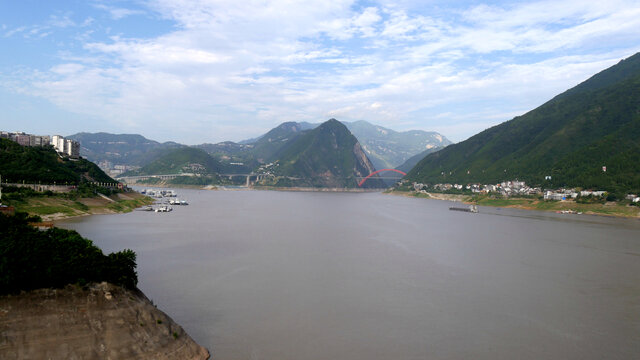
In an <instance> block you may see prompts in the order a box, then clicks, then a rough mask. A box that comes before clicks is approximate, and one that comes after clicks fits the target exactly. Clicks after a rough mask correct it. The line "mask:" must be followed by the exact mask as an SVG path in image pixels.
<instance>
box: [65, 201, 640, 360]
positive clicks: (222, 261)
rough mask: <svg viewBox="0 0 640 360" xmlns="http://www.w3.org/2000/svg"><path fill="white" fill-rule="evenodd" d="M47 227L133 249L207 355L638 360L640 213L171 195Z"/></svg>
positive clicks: (160, 299) (149, 286)
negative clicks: (167, 206) (142, 208)
mask: <svg viewBox="0 0 640 360" xmlns="http://www.w3.org/2000/svg"><path fill="white" fill-rule="evenodd" d="M177 192H178V193H179V195H180V196H179V197H180V198H181V199H184V200H187V201H188V202H189V203H190V205H189V206H184V207H174V211H173V212H171V213H166V214H160V213H151V212H139V211H138V212H133V213H129V214H120V215H99V216H91V217H85V218H80V219H74V220H68V221H65V222H62V223H59V226H63V227H66V228H72V229H76V230H77V231H79V232H80V233H81V234H82V235H83V236H86V237H88V238H90V239H92V240H93V241H94V242H95V243H96V244H97V245H98V246H100V247H101V248H102V249H103V250H104V251H105V252H111V251H116V250H120V249H123V248H131V249H133V250H135V251H136V252H137V254H138V273H139V278H140V283H139V287H140V288H141V289H142V290H143V291H144V292H145V294H147V296H148V297H149V298H151V299H152V300H153V301H154V302H155V303H156V304H157V305H158V307H159V308H160V309H162V310H163V311H165V312H166V313H168V314H169V315H170V316H171V317H172V318H173V319H174V320H176V322H178V323H179V324H180V325H182V326H183V327H184V328H185V330H186V331H187V332H188V333H189V334H190V335H191V336H192V337H193V338H194V339H195V340H196V341H197V342H198V343H200V344H201V345H204V346H206V347H207V348H209V349H210V350H211V353H212V357H213V358H214V359H217V360H227V359H229V360H230V359H292V360H293V359H295V360H305V359H345V360H351V359H367V360H376V359H380V360H382V359H385V360H387V359H605V358H606V359H632V358H640V221H638V220H629V219H615V218H605V217H598V216H586V215H560V214H551V213H542V212H535V211H525V210H515V209H497V208H487V207H480V213H479V214H470V213H464V212H456V211H449V210H448V208H449V207H450V206H452V203H450V202H446V201H436V200H424V199H413V198H405V197H397V196H389V195H383V194H378V193H361V194H350V193H292V192H276V191H199V190H177Z"/></svg>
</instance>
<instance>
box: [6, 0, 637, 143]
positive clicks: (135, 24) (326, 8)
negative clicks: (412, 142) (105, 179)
mask: <svg viewBox="0 0 640 360" xmlns="http://www.w3.org/2000/svg"><path fill="white" fill-rule="evenodd" d="M638 34H640V3H639V2H638V1H637V0H634V1H628V0H620V1H618V0H611V1H606V2H604V1H584V0H580V1H574V0H567V1H503V2H482V1H411V0H406V1H348V0H336V1H326V0H324V1H294V0H288V1H265V0H260V1H259V0H247V1H237V0H233V1H230V0H229V1H228V0H139V1H100V0H84V1H81V0H78V1H31V0H22V1H12V0H0V109H1V112H0V129H2V130H9V131H17V130H22V131H27V132H32V133H38V134H63V135H70V134H73V133H76V132H81V131H88V132H97V131H107V132H112V133H140V134H143V135H145V136H147V137H149V138H151V139H155V140H159V141H168V140H173V141H178V142H181V143H186V144H197V143H203V142H218V141H224V140H234V141H238V140H242V139H245V138H250V137H254V136H257V135H260V134H262V133H264V132H265V131H267V130H269V129H271V128H273V127H274V126H276V125H278V124H279V123H282V122H284V121H309V122H320V121H324V120H327V119H329V118H332V117H334V118H337V119H339V120H347V121H353V120H367V121H369V122H372V123H375V124H379V125H382V126H386V127H389V128H392V129H395V130H409V129H423V130H434V131H438V132H440V133H442V134H443V135H445V136H447V137H449V138H450V139H451V140H453V141H461V140H464V139H466V138H467V137H469V136H471V135H473V134H475V133H477V132H479V131H482V130H484V129H486V128H488V127H490V126H493V125H496V124H498V123H501V122H503V121H506V120H509V119H511V118H513V117H514V116H517V115H521V114H523V113H525V112H527V111H529V110H531V109H533V108H535V107H537V106H539V105H541V104H542V103H544V102H545V101H547V100H549V99H550V98H551V97H553V96H554V95H556V94H558V93H560V92H562V91H564V90H566V89H568V88H571V87H573V86H575V85H577V84H578V83H580V82H582V81H584V80H586V79H587V78H588V77H590V76H591V75H593V74H595V73H597V72H598V71H601V70H603V69H605V68H607V67H609V66H611V65H613V64H615V63H617V62H618V61H619V60H620V59H623V58H626V57H629V56H631V55H633V54H634V53H636V52H638V51H640V36H638Z"/></svg>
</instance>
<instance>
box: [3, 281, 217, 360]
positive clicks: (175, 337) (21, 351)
mask: <svg viewBox="0 0 640 360" xmlns="http://www.w3.org/2000/svg"><path fill="white" fill-rule="evenodd" d="M0 358H1V359H7V360H8V359H194V360H195V359H208V358H209V352H208V351H207V349H205V348H204V347H202V346H200V345H198V344H197V343H196V342H195V341H193V339H191V337H189V335H188V334H187V333H186V332H185V331H184V330H183V329H182V327H180V326H179V325H178V324H176V323H175V322H174V321H173V320H172V319H171V318H169V317H168V316H167V315H166V314H165V313H163V312H162V311H160V310H158V309H157V308H156V307H155V306H154V305H153V304H152V303H151V302H150V301H149V299H147V297H146V296H145V295H144V294H143V293H142V292H140V291H130V290H126V289H124V288H121V287H118V286H114V285H111V284H107V283H101V284H94V285H91V286H89V287H88V288H85V289H82V288H80V287H77V286H71V285H70V286H67V287H66V288H65V289H40V290H34V291H30V292H24V293H22V294H20V295H5V296H2V297H0Z"/></svg>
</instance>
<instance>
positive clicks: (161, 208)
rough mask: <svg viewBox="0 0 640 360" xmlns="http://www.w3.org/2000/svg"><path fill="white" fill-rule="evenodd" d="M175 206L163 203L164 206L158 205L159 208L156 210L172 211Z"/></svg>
mask: <svg viewBox="0 0 640 360" xmlns="http://www.w3.org/2000/svg"><path fill="white" fill-rule="evenodd" d="M172 210H173V208H172V207H171V206H167V205H162V206H158V207H157V208H155V210H154V211H155V212H170V211H172Z"/></svg>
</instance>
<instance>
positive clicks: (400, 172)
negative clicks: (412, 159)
mask: <svg viewBox="0 0 640 360" xmlns="http://www.w3.org/2000/svg"><path fill="white" fill-rule="evenodd" d="M383 171H394V172H397V173H398V174H402V176H405V175H407V173H406V172H404V171H400V170H398V169H380V170H376V171H374V172H372V173H371V174H369V175H367V177H365V178H364V179H362V181H360V182H359V183H358V186H359V187H361V186H362V184H364V182H365V181H367V179H369V178H370V177H372V176H373V175H375V174H377V173H381V172H383Z"/></svg>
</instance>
